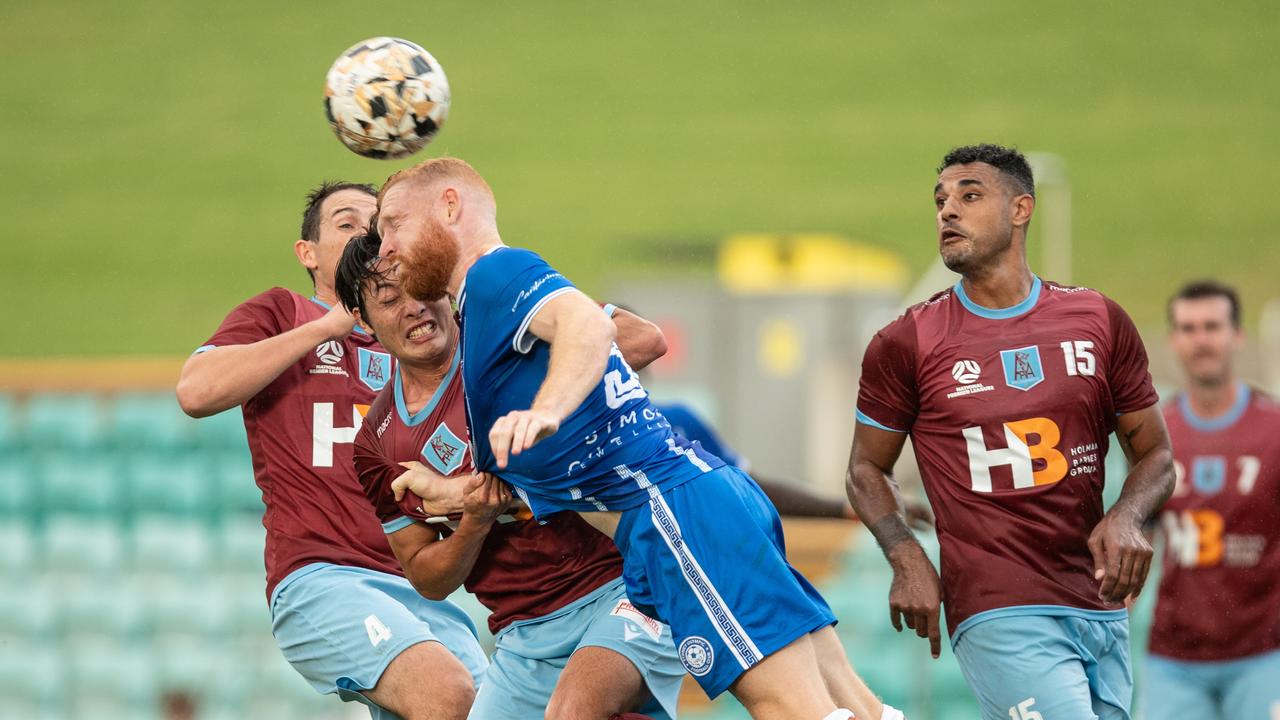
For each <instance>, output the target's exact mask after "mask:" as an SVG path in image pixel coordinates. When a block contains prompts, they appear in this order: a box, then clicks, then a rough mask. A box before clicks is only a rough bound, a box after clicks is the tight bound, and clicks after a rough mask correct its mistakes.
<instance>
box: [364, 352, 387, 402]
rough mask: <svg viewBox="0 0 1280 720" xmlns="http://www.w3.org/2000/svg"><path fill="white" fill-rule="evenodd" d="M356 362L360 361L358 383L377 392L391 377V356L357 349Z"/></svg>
mask: <svg viewBox="0 0 1280 720" xmlns="http://www.w3.org/2000/svg"><path fill="white" fill-rule="evenodd" d="M356 359H357V360H359V361H360V382H362V383H364V384H365V385H368V386H369V389H370V390H373V391H374V392H377V391H378V390H381V389H382V388H383V387H385V386H386V384H387V379H388V378H390V377H391V354H390V353H384V352H378V351H376V350H370V349H369V348H359V353H357V357H356Z"/></svg>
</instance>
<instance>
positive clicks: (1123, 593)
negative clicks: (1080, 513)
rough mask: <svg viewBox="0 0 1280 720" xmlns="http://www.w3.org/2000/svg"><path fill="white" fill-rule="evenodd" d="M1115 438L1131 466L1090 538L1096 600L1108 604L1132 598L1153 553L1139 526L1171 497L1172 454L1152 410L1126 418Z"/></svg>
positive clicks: (1166, 435)
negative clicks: (1116, 498)
mask: <svg viewBox="0 0 1280 720" xmlns="http://www.w3.org/2000/svg"><path fill="white" fill-rule="evenodd" d="M1116 436H1117V437H1118V438H1119V439H1120V447H1121V448H1123V449H1124V453H1125V455H1126V456H1127V457H1128V458H1129V463H1130V465H1131V467H1130V469H1129V476H1128V477H1127V478H1125V481H1124V488H1123V489H1121V491H1120V499H1119V500H1116V504H1115V505H1113V506H1112V507H1111V509H1110V510H1109V511H1107V514H1106V515H1105V516H1104V517H1103V518H1102V520H1101V522H1099V523H1098V524H1097V526H1095V527H1094V529H1093V532H1092V533H1091V534H1090V535H1089V550H1090V551H1091V552H1092V553H1093V562H1094V576H1095V577H1096V578H1097V579H1099V580H1101V581H1102V586H1101V587H1100V588H1099V591H1098V593H1099V595H1100V596H1101V597H1102V599H1103V600H1106V601H1108V602H1120V601H1121V600H1126V599H1131V598H1133V597H1137V595H1138V593H1139V592H1141V591H1142V586H1143V584H1144V583H1146V580H1147V573H1148V572H1149V571H1150V570H1151V558H1152V555H1153V554H1154V551H1153V550H1152V548H1151V543H1150V541H1149V540H1148V538H1147V537H1146V536H1145V535H1144V533H1143V526H1144V525H1145V524H1146V523H1147V521H1148V520H1149V519H1150V518H1151V517H1152V516H1153V515H1155V513H1156V512H1157V511H1158V510H1159V509H1160V507H1161V506H1162V505H1164V502H1165V500H1168V499H1169V496H1170V495H1171V494H1172V493H1173V485H1174V474H1173V449H1172V446H1171V445H1170V443H1169V433H1168V431H1167V430H1166V429H1165V426H1164V417H1163V416H1161V414H1160V408H1159V407H1158V406H1156V405H1152V406H1151V407H1148V408H1146V409H1145V410H1137V411H1135V412H1130V413H1125V414H1123V415H1121V416H1120V417H1119V419H1118V420H1117V422H1116Z"/></svg>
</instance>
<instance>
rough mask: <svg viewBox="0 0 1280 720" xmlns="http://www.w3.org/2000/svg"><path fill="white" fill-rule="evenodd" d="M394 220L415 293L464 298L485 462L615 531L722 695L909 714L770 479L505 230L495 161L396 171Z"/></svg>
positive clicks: (686, 650)
mask: <svg viewBox="0 0 1280 720" xmlns="http://www.w3.org/2000/svg"><path fill="white" fill-rule="evenodd" d="M378 229H379V232H380V234H381V235H382V238H383V243H382V253H383V255H385V256H390V257H395V258H397V259H399V260H400V261H401V264H402V265H403V266H404V268H405V270H404V271H403V274H402V276H401V282H402V283H403V284H404V287H405V290H406V291H407V292H409V294H410V295H412V296H414V297H418V298H424V299H429V300H430V299H436V298H440V297H443V296H444V295H446V294H449V295H452V296H453V297H456V298H457V299H458V307H459V313H460V317H461V324H462V339H461V347H462V359H461V368H460V370H459V372H460V373H461V374H462V377H463V384H464V386H465V387H466V389H467V410H468V418H469V424H470V425H471V428H472V444H473V446H472V450H473V452H474V462H475V465H476V468H477V470H479V471H483V472H490V473H494V474H497V475H500V476H501V477H502V479H504V480H506V481H507V482H509V483H511V484H512V485H514V486H515V487H516V490H517V491H518V493H519V495H520V497H521V499H523V500H524V501H525V502H526V504H528V505H529V506H530V507H531V509H532V510H533V512H534V514H535V515H537V516H538V517H539V518H545V517H549V516H551V515H553V514H555V513H557V512H560V511H563V510H574V511H577V512H580V513H582V514H583V516H584V518H586V519H588V522H591V523H592V524H593V525H595V526H596V527H597V528H600V529H602V530H603V531H604V532H605V533H606V534H607V535H609V536H610V537H612V538H613V539H614V541H615V543H616V544H617V546H618V549H619V551H620V552H621V554H622V557H623V564H624V565H623V578H624V580H625V582H626V590H627V597H628V598H629V599H630V600H631V602H632V603H633V604H635V605H636V606H637V607H638V608H639V609H640V610H641V611H642V612H644V613H645V614H646V615H648V616H650V617H655V618H658V619H660V620H663V621H664V622H667V623H668V624H669V625H670V627H671V631H672V634H673V635H674V637H675V641H676V644H677V651H678V653H679V657H680V660H681V662H682V663H683V664H684V666H685V668H686V669H687V670H689V672H690V673H691V674H692V675H693V676H694V677H695V678H696V679H697V680H698V682H699V684H700V685H701V686H702V688H703V690H704V691H706V693H707V694H708V695H709V696H711V697H715V696H716V695H718V694H720V693H721V692H723V691H724V690H726V689H728V690H731V691H732V692H733V693H734V695H735V696H737V698H738V699H739V700H740V701H741V702H742V703H743V705H745V706H746V707H747V710H748V711H749V712H750V713H751V714H752V715H753V716H754V717H756V718H803V719H805V720H821V719H822V718H849V717H852V716H854V715H856V716H857V717H858V718H861V719H862V720H875V719H876V718H881V717H882V716H884V717H900V714H899V713H897V712H896V711H893V710H892V709H891V708H888V709H886V708H885V707H883V706H882V705H881V703H880V701H879V700H877V699H876V698H875V696H874V695H873V694H872V693H871V692H870V691H869V690H868V689H867V688H866V686H865V685H864V684H862V682H861V680H860V679H859V678H858V677H857V675H856V674H855V673H854V672H853V669H852V667H850V666H849V663H848V659H847V658H846V656H845V654H844V649H843V647H841V645H840V641H839V638H837V637H836V635H835V631H834V629H833V628H832V625H833V623H834V622H835V618H834V617H833V616H832V614H831V611H830V609H829V608H828V607H827V604H826V602H825V601H824V600H822V598H821V596H820V595H818V593H817V591H816V590H814V589H813V587H812V586H811V585H810V584H809V583H808V581H806V580H805V579H804V578H803V577H802V576H801V575H800V574H799V573H798V572H796V571H795V570H794V569H792V568H791V567H790V566H789V565H788V564H787V562H786V558H785V550H784V547H783V540H782V528H781V523H780V521H779V519H778V514H777V512H776V510H775V509H774V508H773V506H772V505H771V504H770V503H769V501H768V499H767V498H765V496H764V495H763V493H762V492H761V491H760V488H759V487H757V486H756V484H755V482H754V481H752V480H751V478H750V477H749V476H747V475H746V474H745V473H743V472H742V471H740V470H738V469H736V468H732V467H728V466H726V465H725V464H724V462H722V461H721V460H720V459H719V458H717V457H715V456H714V455H711V454H709V453H706V452H705V451H704V450H702V449H701V448H700V447H699V446H698V445H690V444H689V443H687V442H685V441H684V440H683V439H682V438H679V437H678V436H676V435H674V434H673V433H672V432H671V427H670V424H669V423H668V422H667V421H666V420H665V419H664V418H663V417H662V415H661V414H660V413H658V412H657V411H655V410H654V409H653V407H652V406H651V405H650V404H649V400H648V394H647V393H646V392H645V390H644V388H643V387H642V386H641V384H640V381H639V379H638V378H637V377H636V376H635V373H634V372H633V371H632V369H631V368H630V367H628V366H627V364H626V362H625V360H624V359H623V357H622V353H621V352H620V351H619V350H618V348H617V347H616V345H615V344H614V342H613V340H614V337H615V335H616V330H615V327H614V325H613V323H612V322H609V319H608V318H607V317H605V315H604V314H603V313H601V312H600V308H599V306H597V305H596V304H595V303H593V302H592V301H591V300H590V299H589V298H587V297H586V296H585V295H583V294H582V293H581V292H579V291H578V290H577V289H576V288H574V286H573V285H572V284H571V283H570V282H569V281H568V279H566V278H565V277H564V276H563V275H561V274H560V273H558V272H556V271H555V270H553V269H552V268H551V267H550V266H548V265H547V264H546V262H544V261H543V260H542V259H541V258H539V257H538V256H537V255H536V254H534V253H532V252H529V251H527V250H519V249H515V248H510V247H507V246H505V245H503V244H502V239H501V237H500V235H499V233H498V226H497V208H496V202H495V200H494V197H493V193H492V191H491V190H490V188H489V186H488V183H486V182H485V181H484V179H483V178H482V177H480V175H479V173H477V172H476V171H475V170H474V169H473V168H472V167H471V166H470V165H468V164H466V163H465V162H463V161H461V160H457V159H454V158H439V159H434V160H428V161H426V162H424V163H421V164H419V165H417V166H414V167H413V168H409V169H407V170H404V171H401V172H400V173H397V174H396V175H394V176H392V177H391V179H390V180H388V181H387V184H386V185H385V186H384V187H383V190H382V193H381V195H380V201H379V221H378ZM464 283H465V287H464ZM842 708H843V709H842ZM851 711H852V712H851Z"/></svg>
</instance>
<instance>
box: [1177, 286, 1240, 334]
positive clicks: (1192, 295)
mask: <svg viewBox="0 0 1280 720" xmlns="http://www.w3.org/2000/svg"><path fill="white" fill-rule="evenodd" d="M1212 297H1224V298H1226V299H1227V301H1228V302H1230V303H1231V324H1232V325H1233V326H1234V327H1237V328H1238V327H1240V295H1239V294H1238V293H1237V292H1236V289H1235V288H1233V287H1231V286H1230V285H1228V284H1226V283H1223V282H1218V281H1217V280H1193V281H1191V282H1189V283H1187V284H1186V285H1183V286H1182V287H1181V288H1179V289H1178V292H1176V293H1174V294H1173V297H1170V298H1169V302H1168V303H1167V304H1166V306H1165V311H1166V312H1167V313H1168V315H1169V327H1173V304H1174V303H1175V302H1177V301H1178V300H1201V299H1203V298H1212Z"/></svg>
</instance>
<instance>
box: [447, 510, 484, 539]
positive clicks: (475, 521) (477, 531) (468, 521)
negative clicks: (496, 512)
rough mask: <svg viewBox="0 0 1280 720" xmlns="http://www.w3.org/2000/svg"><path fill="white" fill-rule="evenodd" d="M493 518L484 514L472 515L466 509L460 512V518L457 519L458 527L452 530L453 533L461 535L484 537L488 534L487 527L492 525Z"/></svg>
mask: <svg viewBox="0 0 1280 720" xmlns="http://www.w3.org/2000/svg"><path fill="white" fill-rule="evenodd" d="M493 521H494V518H489V517H486V516H484V515H473V514H471V513H469V512H467V511H465V510H464V511H463V512H462V519H461V520H459V521H458V529H457V530H454V531H453V532H454V535H462V536H464V537H468V536H470V537H484V536H485V535H488V534H489V528H491V527H493Z"/></svg>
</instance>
